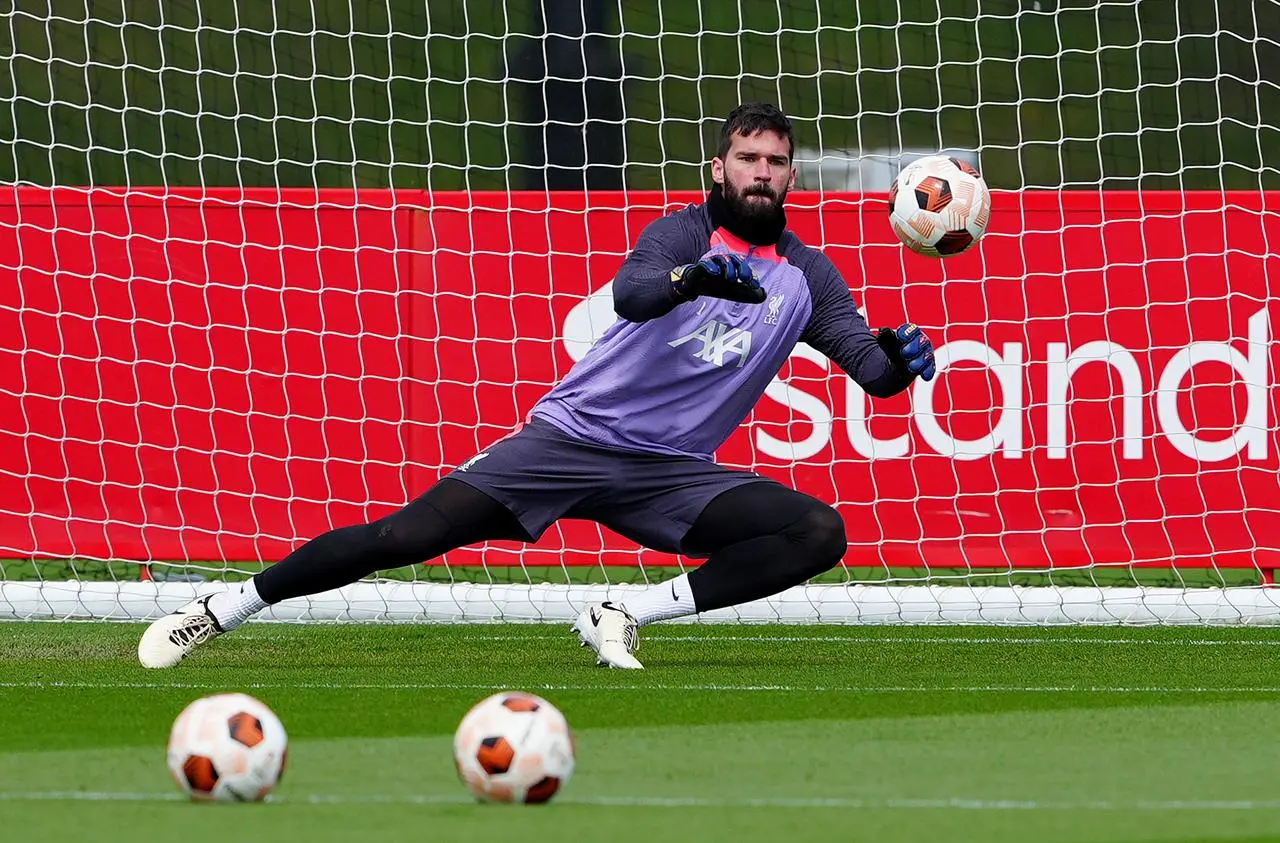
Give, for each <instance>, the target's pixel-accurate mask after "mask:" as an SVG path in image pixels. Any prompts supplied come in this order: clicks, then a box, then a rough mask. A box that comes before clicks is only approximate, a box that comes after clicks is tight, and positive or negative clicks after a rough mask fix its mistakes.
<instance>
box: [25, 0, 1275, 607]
mask: <svg viewBox="0 0 1280 843" xmlns="http://www.w3.org/2000/svg"><path fill="white" fill-rule="evenodd" d="M355 5H356V6H358V8H357V9H355V10H353V5H352V4H349V3H346V2H337V0H311V2H310V3H309V4H308V3H303V2H298V3H288V4H272V3H261V2H248V0H245V1H244V2H230V1H229V0H228V2H219V3H213V2H207V3H200V2H195V0H171V2H165V3H93V4H88V5H87V6H86V4H84V3H76V2H61V0H54V2H38V3H37V2H21V1H20V2H17V3H16V4H15V5H14V9H13V11H12V12H11V13H10V14H9V15H7V16H6V18H5V22H4V23H3V24H0V51H2V52H3V56H4V64H5V68H4V69H3V71H0V103H2V104H3V105H2V107H0V123H3V124H4V133H5V137H6V138H7V139H8V142H7V143H6V144H5V149H4V150H3V151H2V152H0V182H2V183H3V184H4V185H6V187H5V188H4V189H3V191H2V192H0V196H2V198H0V617H4V618H58V619H65V618H98V619H112V620H123V619H143V618H150V617H155V616H157V615H159V614H161V613H163V612H165V611H168V610H171V609H173V608H174V607H176V606H177V605H180V604H181V603H183V602H185V601H186V600H189V599H190V598H191V597H192V596H193V595H196V594H200V593H205V592H207V591H209V590H212V589H216V588H221V587H224V586H225V585H226V584H227V583H232V582H236V581H238V580H241V579H243V578H245V577H247V576H251V575H252V574H253V573H255V572H257V571H259V570H262V568H263V567H264V566H266V565H270V564H272V563H273V562H276V561H278V560H279V559H281V558H283V557H284V556H285V555H286V554H288V553H289V552H290V551H291V550H292V549H294V548H296V547H298V546H299V545H300V544H302V543H303V542H305V541H306V540H308V539H309V538H311V537H313V536H315V535H317V534H319V533H321V532H324V531H326V530H328V529H331V528H333V527H338V526H343V525H347V524H352V523H358V522H363V521H368V520H371V519H374V518H377V517H380V516H381V515H384V514H387V513H389V512H391V511H393V510H394V509H395V508H397V507H399V506H401V505H403V504H405V503H406V502H408V501H409V500H411V499H413V498H414V497H416V495H418V494H419V493H421V492H422V491H424V490H425V489H426V488H428V487H429V486H430V484H431V483H432V482H434V481H435V480H436V479H437V478H438V477H440V476H441V475H442V474H443V473H444V472H446V471H448V470H450V469H451V468H453V467H455V466H457V465H459V464H461V463H463V462H464V461H466V460H467V459H469V458H471V457H472V456H474V455H476V454H478V453H481V452H483V451H484V449H485V448H486V447H487V446H488V445H490V444H491V443H493V442H494V441H495V440H497V439H498V438H500V437H502V436H503V435H505V434H507V433H508V432H510V431H511V430H512V429H513V428H515V427H516V426H517V425H518V424H519V423H520V422H521V420H522V419H523V418H524V416H525V414H526V413H527V412H528V410H529V408H530V407H531V406H532V404H533V403H534V402H535V401H536V400H537V399H538V398H539V397H540V396H541V395H542V394H544V393H545V392H546V391H547V390H548V389H549V388H550V387H551V386H552V385H553V384H554V383H555V382H557V381H558V380H559V379H560V378H562V377H563V376H564V375H565V374H566V372H567V371H568V369H569V367H570V366H571V365H572V363H573V361H574V360H575V359H577V358H579V357H580V356H581V355H582V353H583V352H584V350H585V349H586V348H587V347H588V346H589V344H590V342H591V341H592V339H593V338H594V337H596V336H598V335H600V334H601V333H602V332H603V331H604V329H605V328H606V327H607V326H608V325H609V323H610V322H611V321H612V320H613V318H614V317H613V313H612V309H611V304H610V299H609V281H610V278H611V276H612V274H613V272H614V271H615V270H616V269H617V267H618V265H619V264H620V262H621V261H622V260H623V258H624V257H625V255H626V253H627V251H628V249H629V247H630V245H631V244H632V243H633V242H634V241H635V238H636V237H637V235H638V234H639V232H640V231H641V229H642V228H643V227H644V225H645V224H646V223H647V222H649V221H650V220H652V219H654V218H655V217H657V216H659V215H660V214H662V213H663V212H664V211H666V210H670V209H673V208H676V207H680V206H681V205H683V204H685V203H687V202H691V201H699V199H700V197H701V196H703V195H704V192H705V191H706V189H707V188H708V187H709V184H710V176H709V170H708V162H709V160H710V158H711V157H712V156H713V155H714V152H715V148H714V143H715V133H716V130H717V129H718V126H719V124H720V122H721V121H722V120H723V119H724V117H725V115H726V114H727V113H728V111H729V110H730V109H731V108H732V107H733V106H734V105H736V104H737V103H739V102H740V101H745V100H755V99H764V100H769V101H772V102H775V103H777V104H779V105H781V106H782V107H783V108H784V109H785V110H786V111H787V112H788V114H789V115H790V116H791V117H792V118H793V120H794V123H795V130H796V135H797V148H796V150H795V162H796V167H797V171H798V177H797V187H796V190H795V191H794V192H793V194H792V195H791V197H790V198H789V202H788V218H789V224H790V226H791V227H792V228H793V229H794V230H795V231H796V232H797V233H798V234H799V235H800V236H801V238H802V239H804V240H805V241H806V242H808V243H810V244H811V245H814V246H818V247H821V248H823V249H824V250H825V251H826V253H827V254H828V255H829V256H830V257H831V258H832V259H833V260H834V261H835V263H836V265H837V266H838V267H839V268H840V269H841V271H842V272H843V274H844V275H845V277H846V279H847V280H848V282H849V284H850V286H851V287H852V289H853V291H854V296H855V299H856V300H857V301H858V303H859V305H860V306H862V307H864V308H865V312H866V314H867V317H868V320H869V321H870V323H871V324H872V325H892V324H898V323H899V322H902V321H907V320H910V321H914V322H917V323H919V324H921V325H922V326H924V327H925V329H926V330H927V331H928V332H929V334H930V335H931V336H932V337H933V338H934V340H935V343H936V344H937V345H938V346H939V350H938V361H939V366H940V369H941V373H940V375H939V376H938V378H937V379H936V380H935V381H933V382H931V383H923V382H920V383H916V384H915V385H914V386H913V388H912V389H911V390H910V391H909V392H908V393H906V394H904V395H901V396H898V397H895V398H893V399H889V400H877V401H871V400H870V399H868V398H867V397H866V396H865V395H863V393H862V392H861V391H860V390H859V389H858V388H857V386H856V385H854V384H853V383H852V382H851V381H850V380H849V379H848V378H847V377H846V376H845V375H844V374H843V373H842V372H840V371H839V370H837V369H836V368H835V367H834V366H833V365H832V364H830V363H829V362H828V361H827V360H825V359H824V358H823V357H821V356H820V355H818V354H817V353H816V352H814V351H813V350H812V349H810V348H808V347H807V346H803V345H802V346H800V347H798V348H797V349H796V352H795V354H794V355H793V357H792V358H791V360H790V361H789V363H788V364H787V365H786V367H785V368H784V369H783V371H782V372H781V373H780V375H779V378H778V380H777V381H776V382H774V383H773V385H772V386H771V387H770V388H769V390H768V393H767V395H766V396H765V397H764V398H763V399H762V401H761V402H760V405H759V406H758V407H757V409H756V411H755V412H754V413H753V415H752V417H751V418H750V420H749V422H748V423H747V424H746V425H744V427H743V428H742V429H741V430H740V431H739V432H738V433H737V434H735V436H734V437H733V439H731V440H730V441H729V442H728V443H727V444H726V445H725V447H724V449H723V450H722V451H721V452H720V453H719V454H718V458H719V459H720V460H721V461H722V462H725V463H727V464H730V465H736V466H743V467H749V468H752V469H754V470H756V471H758V472H760V473H761V474H764V475H767V476H770V477H775V478H777V479H779V480H781V481H783V482H785V483H787V484H790V485H792V486H794V487H796V488H798V489H801V490H803V491H805V492H808V493H810V494H813V495H815V496H817V497H819V498H821V499H823V500H826V501H829V502H831V503H833V504H834V505H836V506H837V508H838V509H839V510H840V512H841V513H842V514H843V516H844V518H845V520H846V523H847V525H848V535H849V548H848V553H847V554H846V556H845V558H844V561H843V563H842V564H841V565H840V566H839V567H838V568H837V569H836V570H834V571H832V572H831V573H830V574H828V575H826V576H823V577H819V578H818V579H816V580H814V581H813V582H811V583H809V584H807V585H806V586H803V587H797V588H794V589H791V590H789V591H787V592H785V593H783V594H781V595H778V596H777V597H775V598H772V599H770V600H766V601H760V602H758V603H753V604H749V605H747V606H742V607H738V608H736V609H731V610H724V611H720V612H715V613H711V614H709V615H705V616H703V619H704V620H745V621H785V622H841V623H843V622H857V623H929V622H944V623H1027V624H1049V623H1271V622H1276V621H1277V620H1280V600H1278V599H1277V598H1276V596H1275V592H1274V591H1273V589H1272V588H1271V587H1270V582H1271V579H1272V572H1273V570H1274V569H1275V568H1276V567H1280V481H1278V479H1277V477H1278V468H1280V437H1277V413H1278V412H1280V408H1278V407H1277V404H1276V394H1275V391H1274V388H1273V383H1274V380H1275V378H1276V372H1277V365H1276V364H1277V362H1278V361H1277V345H1276V342H1275V340H1274V335H1275V332H1276V325H1275V317H1276V315H1277V311H1276V298H1277V297H1276V292H1275V291H1276V290H1280V270H1278V269H1277V267H1278V266H1280V257H1278V256H1277V249H1280V193H1277V192H1276V191H1277V190H1280V127H1278V125H1277V122H1276V115H1280V77H1278V76H1277V75H1276V68H1277V67H1280V6H1277V4H1276V3H1275V2H1274V1H1273V0H1246V1H1245V2H1237V3H1229V4H1213V3H1193V2H1182V3H1178V2H1172V1H1171V2H1160V3H1137V2H1105V1H1104V0H1098V2H1089V0H1061V2H1055V1H1054V0H1023V1H1022V2H1018V1H1017V0H1007V2H984V3H981V4H978V3H964V2H956V3H951V2H947V3H933V2H914V0H866V2H858V3H852V2H847V0H737V1H736V2H732V3H729V2H706V1H705V0H704V1H703V2H698V0H695V2H687V0H686V1H685V2H680V1H678V0H671V2H668V0H645V2H637V3H617V2H613V1H612V0H608V2H606V0H582V2H580V3H579V2H574V3H565V4H557V3H542V2H538V0H529V1H528V2H510V3H492V2H481V0H456V2H453V3H430V4H424V3H421V2H417V3H413V2H401V0H385V2H382V3H366V4H355ZM86 9H88V11H87V12H86ZM936 151H946V152H947V153H948V154H951V155H954V156H957V157H960V158H963V159H965V160H967V161H969V162H971V163H973V164H974V165H975V166H976V167H977V168H978V169H979V170H980V171H981V172H982V173H983V175H984V176H985V178H986V180H987V181H988V183H989V184H990V185H991V187H992V188H993V191H994V196H995V198H994V204H993V213H992V217H991V227H990V230H989V234H988V235H987V237H986V238H985V239H984V240H983V242H982V243H981V244H980V246H978V247H977V248H974V249H972V250H970V251H969V252H967V253H965V254H964V255H961V256H958V257H953V258H949V259H946V260H945V261H940V260H932V259H928V258H923V257H919V256H916V255H914V254H911V253H909V252H907V251H906V250H905V249H904V248H903V247H902V246H901V245H899V244H898V243H897V242H896V241H895V240H894V237H893V234H892V231H891V229H890V226H889V222H888V219H887V213H886V204H885V196H886V190H887V188H888V186H889V184H890V181H891V179H892V178H893V176H894V174H895V173H896V172H897V170H898V169H899V168H900V167H901V166H902V165H903V163H904V162H906V161H909V160H911V159H912V158H913V157H915V156H918V155H921V154H926V153H933V152H936ZM693 564H696V562H695V561H692V560H688V559H685V558H682V557H678V556H671V555H666V554H661V553H656V552H652V551H648V550H645V549H642V548H639V547H636V546H635V545H634V544H633V543H631V542H629V541H628V540H626V539H625V538H622V537H620V536H618V535H615V534H613V533H611V532H609V531H607V530H604V529H602V528H601V527H599V526H597V525H595V524H592V523H589V522H577V521H565V522H561V523H560V524H558V525H556V526H554V527H553V528H552V529H551V530H550V531H548V533H547V534H546V535H545V536H544V537H542V538H541V539H540V540H539V541H538V542H536V543H533V544H530V545H520V544H513V543H504V542H495V543H489V544H485V545H479V546H475V547H470V548H464V549H460V550H458V551H457V552H454V553H450V554H448V555H447V556H446V557H444V558H442V559H436V560H430V561H427V562H425V564H421V565H414V566H411V567H406V568H403V569H398V570H392V571H386V572H383V573H381V574H380V575H379V576H378V577H376V578H371V579H369V580H367V581H362V582H360V583H357V584H355V585H353V586H351V587H349V588H344V589H341V590H338V591H334V592H328V593H324V594H320V595H316V596H314V597H312V598H307V599H304V600H298V601H288V602H286V603H284V604H281V605H279V606H276V607H273V609H272V610H271V611H270V612H269V613H268V614H267V615H266V617H268V618H278V619H288V620H298V619H313V620H326V619H327V620H401V621H484V620H511V621H547V620H557V621H558V620H566V619H568V618H571V617H573V616H574V615H575V614H576V612H577V611H578V610H579V608H580V607H581V605H582V604H583V602H584V601H587V600H593V599H600V598H601V597H602V596H604V595H610V596H612V597H615V598H617V597H623V596H625V595H626V594H627V593H628V592H629V590H631V589H634V588H638V587H643V586H644V585H646V584H649V583H654V582H660V581H662V580H663V579H665V578H668V577H670V576H672V575H674V574H676V573H678V572H680V571H681V570H686V569H687V568H688V567H689V566H690V565H693Z"/></svg>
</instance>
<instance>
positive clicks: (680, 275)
mask: <svg viewBox="0 0 1280 843" xmlns="http://www.w3.org/2000/svg"><path fill="white" fill-rule="evenodd" d="M671 288H672V289H673V290H675V293H676V295H677V296H679V297H680V298H682V299H684V300H685V301H691V300H693V299H696V298H697V297H698V296H711V297H712V298H717V299H727V300H729V301H736V302H743V303H745V304H760V302H762V301H764V297H765V292H764V288H763V287H761V286H760V284H759V282H757V281H756V279H755V277H754V276H753V275H752V272H751V264H749V263H747V259H746V258H744V257H742V256H741V255H709V256H707V257H705V258H703V259H702V260H700V261H698V262H697V263H691V264H686V265H685V266H677V267H676V268H675V269H673V270H671Z"/></svg>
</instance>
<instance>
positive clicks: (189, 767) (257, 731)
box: [169, 694, 289, 802]
mask: <svg viewBox="0 0 1280 843" xmlns="http://www.w3.org/2000/svg"><path fill="white" fill-rule="evenodd" d="M288 743H289V741H288V736H287V735H285V731H284V725H283V724H282V723H281V722H280V718H278V717H276V715H275V713H274V712H272V710H271V709H270V708H268V707H267V706H266V705H265V704H264V703H262V701H260V700H257V699H255V698H253V697H251V696H248V695H247V694H214V695H213V696H209V697H202V698H200V699H198V700H196V701H195V702H193V703H191V704H190V705H188V706H187V707H186V708H185V709H183V711H182V713H181V714H179V715H178V719H177V720H175V721H174V723H173V729H172V730H171V731H170V733H169V770H170V772H172V773H173V777H174V778H175V779H177V781H178V786H179V787H181V788H182V789H183V791H185V792H186V793H187V794H188V795H189V796H190V797H191V798H192V799H195V800H198V801H204V802H260V801H262V800H263V799H265V798H266V797H267V794H269V793H271V791H272V790H274V789H275V786H276V784H277V783H278V782H279V781H280V776H281V775H282V774H283V773H284V765H285V754H286V752H287V750H288Z"/></svg>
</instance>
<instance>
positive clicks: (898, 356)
mask: <svg viewBox="0 0 1280 843" xmlns="http://www.w3.org/2000/svg"><path fill="white" fill-rule="evenodd" d="M876 345H878V346H880V350H881V351H883V352H884V356H885V357H887V358H888V359H889V366H890V368H892V369H893V371H894V373H895V374H896V375H897V376H898V377H899V378H901V379H903V380H905V381H912V380H914V379H915V377H916V375H915V373H914V372H912V371H911V369H909V368H908V367H907V361H906V360H905V359H903V357H902V344H901V343H900V342H898V332H897V331H895V330H894V329H893V328H887V327H886V328H881V329H880V330H878V331H877V332H876Z"/></svg>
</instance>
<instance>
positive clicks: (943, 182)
mask: <svg viewBox="0 0 1280 843" xmlns="http://www.w3.org/2000/svg"><path fill="white" fill-rule="evenodd" d="M990 219H991V192H990V191H989V190H988V189H987V183H986V182H985V181H983V179H982V176H981V175H979V174H978V171H977V170H975V169H974V168H973V167H972V166H971V165H970V164H968V163H967V162H965V161H962V160H960V159H959V158H952V157H949V156H947V155H930V156H928V157H926V158H920V159H918V160H916V161H912V162H911V163H910V164H908V165H907V166H905V167H903V168H902V171H901V172H899V173H898V178H897V179H895V180H894V182H893V185H892V186H890V188H889V222H890V223H891V224H892V225H893V232H894V234H896V235H898V239H899V240H901V241H902V242H903V244H904V245H906V247H907V248H908V249H911V251H913V252H918V253H919V254H922V255H928V256H929V257H935V258H939V257H941V258H945V257H950V256H951V255H958V254H960V253H961V252H964V251H965V250H967V249H969V248H970V247H971V246H973V244H975V243H977V242H978V241H979V240H981V239H982V235H984V234H986V233H987V223H988V222H989V221H990Z"/></svg>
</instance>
